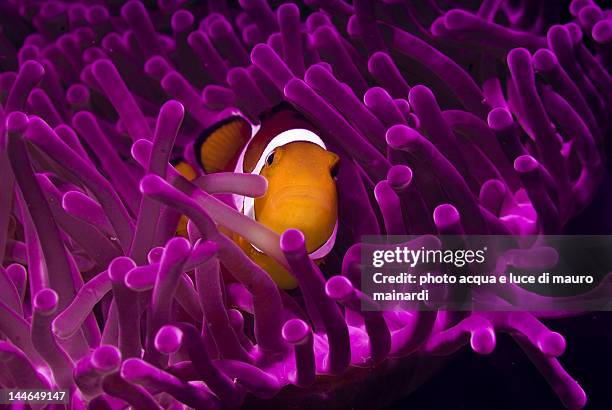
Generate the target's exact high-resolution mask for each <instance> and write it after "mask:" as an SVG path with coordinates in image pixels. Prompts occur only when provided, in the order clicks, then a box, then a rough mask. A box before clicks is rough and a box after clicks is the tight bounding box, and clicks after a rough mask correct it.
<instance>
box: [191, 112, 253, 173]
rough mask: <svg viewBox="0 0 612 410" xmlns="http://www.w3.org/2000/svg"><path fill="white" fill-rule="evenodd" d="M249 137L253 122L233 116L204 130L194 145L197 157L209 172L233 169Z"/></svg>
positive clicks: (199, 162)
mask: <svg viewBox="0 0 612 410" xmlns="http://www.w3.org/2000/svg"><path fill="white" fill-rule="evenodd" d="M249 139H251V124H250V123H249V122H248V121H247V120H245V119H244V118H242V117H240V116H238V115H235V116H231V117H228V118H226V119H224V120H223V121H220V122H218V123H216V124H214V125H212V126H211V127H209V128H207V129H206V130H204V131H202V133H201V134H200V136H199V137H198V139H197V140H196V142H195V144H194V146H193V148H194V152H195V157H196V159H197V161H198V164H199V165H200V167H202V169H203V170H204V171H205V172H206V173H207V174H211V173H215V172H223V171H233V170H234V167H235V166H236V161H237V159H238V157H239V156H240V153H241V152H242V150H243V149H244V147H245V146H246V144H247V143H248V142H249Z"/></svg>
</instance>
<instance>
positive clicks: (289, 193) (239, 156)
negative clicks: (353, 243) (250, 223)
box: [179, 106, 339, 289]
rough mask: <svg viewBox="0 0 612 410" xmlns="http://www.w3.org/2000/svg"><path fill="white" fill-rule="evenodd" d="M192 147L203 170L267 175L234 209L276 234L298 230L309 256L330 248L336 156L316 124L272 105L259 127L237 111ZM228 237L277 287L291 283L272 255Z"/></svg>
mask: <svg viewBox="0 0 612 410" xmlns="http://www.w3.org/2000/svg"><path fill="white" fill-rule="evenodd" d="M194 150H195V157H196V159H197V161H198V163H199V165H200V166H201V168H202V169H203V170H204V171H205V172H206V173H214V172H223V171H225V172H227V171H234V172H241V173H255V174H259V175H261V176H263V177H265V178H266V179H267V181H268V190H267V191H266V193H265V195H264V196H262V197H259V198H249V197H237V200H236V207H237V209H238V210H240V211H241V212H243V213H244V214H245V215H247V216H249V217H251V218H253V219H255V220H256V221H258V222H259V223H261V224H263V225H265V226H266V227H268V228H269V229H271V230H272V231H274V232H276V233H278V234H279V235H280V234H282V233H283V232H284V231H286V230H287V229H290V228H295V229H299V230H300V231H302V233H303V234H304V236H305V238H306V248H307V251H308V252H309V254H310V257H311V258H312V259H314V260H315V261H321V260H322V258H323V257H324V256H325V255H327V253H329V251H330V250H331V249H332V247H333V245H334V241H335V238H336V230H337V219H338V197H337V191H336V182H335V171H336V168H337V164H338V160H339V157H338V156H337V155H336V154H334V153H333V152H330V151H328V150H327V148H326V146H325V143H324V142H323V140H322V139H321V138H320V137H319V136H318V135H317V131H316V129H315V128H314V127H313V126H312V124H311V123H310V122H308V121H307V120H306V119H305V118H303V117H302V116H301V115H299V114H298V113H297V112H296V111H294V110H293V109H290V108H288V107H285V106H281V107H277V108H276V109H273V110H272V111H271V112H270V113H269V114H267V115H265V116H262V118H261V122H260V125H259V126H252V125H251V124H250V123H249V122H248V121H247V120H246V119H244V118H243V117H241V116H233V117H230V118H228V119H226V120H224V121H221V122H219V123H218V124H215V125H214V126H213V127H211V128H210V129H208V130H206V131H205V132H204V133H202V135H201V137H200V138H199V139H198V141H196V143H195V144H194ZM192 171H193V170H192ZM179 172H181V170H180V169H179ZM184 175H185V174H184ZM185 176H186V175H185ZM179 228H180V227H179ZM232 238H233V240H234V241H235V242H236V243H237V244H238V245H239V246H240V247H241V248H242V250H243V251H244V252H245V253H246V254H247V255H248V256H249V257H250V258H251V259H252V260H253V261H254V262H255V263H257V264H258V265H259V266H261V267H262V268H263V269H264V270H265V271H266V272H268V274H269V275H270V276H271V277H272V279H274V281H275V282H276V283H277V284H278V286H279V287H281V288H283V289H291V288H294V287H295V286H297V282H296V280H295V278H294V277H293V276H292V275H291V274H290V273H289V272H287V270H286V269H285V268H284V267H282V266H281V265H280V264H278V263H277V262H276V261H275V260H273V259H272V258H270V257H269V256H267V255H266V254H265V253H263V252H260V251H259V250H258V249H257V248H256V247H254V246H253V245H252V244H251V243H249V242H248V241H247V240H246V239H244V238H242V237H241V236H239V235H236V234H233V235H232Z"/></svg>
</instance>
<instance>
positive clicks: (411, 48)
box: [0, 0, 612, 409]
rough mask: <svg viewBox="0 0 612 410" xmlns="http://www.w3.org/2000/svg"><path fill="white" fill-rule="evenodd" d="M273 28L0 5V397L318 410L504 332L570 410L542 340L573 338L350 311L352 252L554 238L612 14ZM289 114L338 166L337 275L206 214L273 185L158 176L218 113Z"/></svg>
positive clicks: (569, 195)
mask: <svg viewBox="0 0 612 410" xmlns="http://www.w3.org/2000/svg"><path fill="white" fill-rule="evenodd" d="M272 3H275V6H270V5H269V4H268V3H267V2H265V1H263V0H241V1H240V2H239V5H236V4H233V2H225V1H217V0H210V1H208V2H207V4H206V5H204V4H200V3H198V4H193V5H191V4H189V2H185V1H167V0H159V1H158V2H157V3H155V2H151V1H147V2H144V3H141V2H138V1H135V0H132V1H129V2H127V3H126V4H121V2H116V1H113V2H110V1H109V2H94V1H91V2H90V1H84V2H80V3H72V2H60V1H49V2H42V1H34V0H32V1H30V0H26V1H17V0H13V1H7V2H4V3H3V4H1V5H0V21H1V27H0V28H1V30H0V50H2V51H1V53H2V59H1V60H0V67H1V69H2V72H1V73H0V103H1V105H0V119H1V121H0V134H1V135H2V136H3V138H2V141H1V144H0V192H1V193H2V195H0V254H1V255H2V267H0V336H1V339H2V340H1V341H0V386H2V387H3V388H43V389H49V388H53V389H57V388H62V389H68V390H69V391H70V392H71V404H70V408H75V409H80V408H85V407H87V406H89V407H90V408H97V407H100V408H123V407H125V406H126V405H130V406H132V407H133V408H138V409H155V408H184V406H189V407H193V408H197V409H206V408H219V407H223V408H235V407H240V406H241V405H243V404H245V403H246V404H248V405H253V406H254V405H257V404H261V403H263V406H266V403H274V405H275V406H280V405H287V406H289V405H294V406H295V405H298V404H300V402H301V401H303V402H302V403H306V404H304V406H307V405H310V404H312V403H316V402H317V401H319V400H321V401H324V400H327V401H328V402H330V403H331V402H333V400H332V399H331V398H329V397H328V396H325V395H322V396H320V395H319V396H318V394H319V393H320V392H325V393H326V394H327V393H328V392H329V391H332V390H333V389H334V388H338V389H340V388H341V386H342V383H348V384H350V383H351V382H352V381H354V380H355V379H359V378H364V377H366V376H364V375H365V374H368V372H371V373H373V374H375V375H377V377H381V378H383V377H385V374H386V373H391V372H393V371H395V370H394V366H396V365H398V364H399V366H401V365H402V364H403V363H406V361H407V360H411V358H414V357H416V356H417V355H418V357H419V358H420V359H421V360H423V361H424V362H425V363H430V362H431V363H432V366H433V363H435V361H436V358H437V357H439V356H448V355H450V354H452V353H454V352H456V351H457V350H459V349H461V348H462V347H464V346H465V345H467V344H469V345H470V347H471V348H472V349H473V350H474V351H475V352H476V353H479V354H489V353H491V352H492V351H493V350H494V348H495V345H496V335H497V334H498V333H499V332H506V333H509V334H511V335H512V337H513V338H514V339H515V340H516V342H517V343H518V344H519V345H520V347H521V348H522V349H523V350H524V351H525V353H526V354H527V356H528V357H529V358H530V359H531V361H532V362H533V363H534V365H535V366H536V367H537V368H538V369H539V370H540V371H541V373H542V375H543V376H544V377H545V378H546V380H547V381H548V382H549V383H550V385H551V386H552V388H553V389H554V391H555V392H556V394H557V395H558V396H559V398H560V399H561V401H562V402H563V404H564V405H565V406H566V407H567V408H570V409H574V408H582V407H583V406H584V405H585V403H586V395H585V393H584V391H583V390H582V388H581V387H580V385H579V384H578V383H577V382H576V381H575V380H574V379H572V377H571V376H570V375H569V374H568V373H567V372H566V371H565V370H564V368H563V367H562V366H561V364H560V362H559V360H558V357H559V356H560V355H562V354H563V352H564V350H565V339H564V338H563V336H561V335H560V334H559V333H556V332H554V331H552V330H550V329H549V328H548V327H547V326H546V325H544V324H543V323H542V322H541V321H540V319H539V318H538V317H539V316H542V318H545V317H547V316H555V317H556V316H563V315H564V313H563V312H558V314H553V313H551V312H548V313H547V314H544V313H543V314H542V315H538V314H535V313H534V314H531V313H526V312H501V313H500V312H491V313H477V312H474V313H466V314H456V313H454V312H446V311H410V312H402V313H398V312H376V311H362V309H361V306H363V304H370V303H373V302H372V301H371V300H369V298H368V296H367V295H365V294H364V293H362V292H361V291H360V290H359V285H360V272H359V266H358V265H359V257H360V248H361V237H362V236H363V235H368V234H428V233H429V234H437V233H439V234H463V233H467V234H492V235H511V234H512V235H527V234H534V233H547V234H554V233H559V232H562V230H563V227H564V226H565V224H566V223H567V222H568V221H569V220H570V219H571V218H572V217H574V216H575V215H577V214H579V213H580V212H581V211H583V210H584V209H585V208H586V207H587V206H588V205H589V204H590V202H591V201H592V199H593V197H594V195H595V193H596V191H597V189H598V187H599V184H600V182H601V179H602V177H603V174H604V157H605V150H606V147H607V145H608V143H609V141H607V136H608V135H609V132H610V124H609V120H608V116H609V114H610V107H612V101H611V98H612V79H611V77H610V69H611V65H612V51H611V50H612V49H611V47H612V45H611V44H612V28H611V27H612V14H611V13H610V11H609V10H602V9H601V8H600V7H598V6H597V5H596V4H595V3H593V2H591V1H590V0H585V1H581V0H574V1H572V2H571V4H570V6H569V12H570V14H571V17H572V19H571V21H567V22H564V24H559V21H553V19H552V18H551V13H550V10H548V8H547V7H548V5H547V3H546V2H531V1H487V0H485V1H483V2H482V3H481V4H480V6H479V7H477V8H470V7H468V6H467V5H466V6H465V8H453V9H447V7H446V6H445V4H446V2H442V1H440V2H436V1H427V2H423V4H421V5H416V3H414V2H409V1H391V0H388V1H382V2H376V1H370V0H354V1H353V2H352V3H350V2H346V1H343V0H336V1H327V0H308V1H306V2H305V3H306V5H305V6H302V5H300V6H298V5H295V4H293V3H286V4H281V5H278V6H276V3H277V2H272ZM453 7H455V6H453ZM283 101H285V102H288V103H290V104H291V105H293V107H295V109H296V110H298V111H299V112H300V113H302V114H303V115H304V116H306V117H307V118H308V119H309V120H310V121H311V122H312V123H313V124H314V125H315V126H316V127H317V128H319V129H320V130H321V133H322V136H323V138H324V139H325V141H326V143H328V144H329V146H330V147H331V149H332V150H333V151H334V152H336V153H338V154H339V155H340V157H341V158H342V160H341V166H340V170H339V175H338V177H337V181H338V184H337V185H338V194H339V231H338V239H337V243H336V246H335V249H334V252H333V253H332V254H331V255H330V256H329V257H328V259H329V260H328V261H327V262H326V264H325V265H324V266H318V265H317V264H315V263H314V262H313V261H311V259H310V258H309V257H308V254H307V252H306V248H305V244H304V237H303V235H302V234H301V233H300V232H299V231H297V230H288V231H286V232H285V233H283V234H282V235H280V236H279V235H277V234H276V233H274V232H272V231H270V230H269V229H268V228H266V227H264V226H262V225H260V224H258V223H256V222H254V221H253V220H250V219H248V218H246V217H244V215H242V214H240V213H239V212H238V211H236V210H235V209H232V208H230V207H228V206H227V205H226V204H225V203H224V202H223V200H222V195H218V194H227V193H235V194H240V195H248V196H259V195H262V193H263V192H265V189H266V181H265V180H264V179H263V178H262V177H259V176H255V175H242V174H212V175H200V176H199V177H198V178H197V179H196V180H194V181H187V180H186V179H184V178H183V177H181V176H180V174H179V173H178V172H177V171H176V169H175V168H174V167H172V166H171V165H170V162H171V160H174V159H176V158H178V157H184V158H185V159H186V160H187V161H188V162H192V163H194V159H193V157H192V156H193V154H192V153H191V152H190V151H189V147H190V145H191V143H192V141H193V140H194V139H195V138H196V137H197V135H198V134H199V133H200V132H201V131H202V130H203V129H205V128H206V127H208V126H210V125H211V124H214V123H215V122H216V121H218V120H220V119H223V118H225V117H226V116H227V113H228V112H232V111H234V110H236V109H237V110H239V111H241V112H242V113H243V114H244V115H245V116H247V117H249V118H250V119H252V120H254V121H255V120H256V118H257V117H258V115H259V114H261V113H262V112H264V111H266V110H268V109H269V108H271V107H273V106H276V105H277V104H279V103H281V102H283ZM181 215H186V216H187V217H189V219H190V221H191V222H190V224H189V229H188V231H189V239H185V238H179V237H174V236H175V230H176V226H177V224H178V221H179V218H180V217H181ZM220 226H221V227H224V228H227V229H230V230H232V231H234V232H237V233H239V234H240V235H241V236H243V237H244V238H246V239H248V240H249V241H250V242H251V243H253V244H254V245H256V246H257V247H258V248H259V249H261V250H263V251H264V252H265V253H266V254H268V255H269V256H270V257H272V258H273V259H274V260H276V261H277V262H278V263H280V264H281V265H282V266H284V267H286V268H288V269H289V271H290V272H291V273H292V274H293V275H294V276H295V278H296V279H297V282H298V283H299V289H298V290H296V291H292V292H286V291H283V290H281V289H279V288H278V287H277V286H276V284H275V283H274V282H273V281H272V279H270V277H269V276H268V275H267V274H266V272H265V271H264V270H263V269H262V268H260V267H259V266H258V265H256V264H255V263H254V262H253V261H251V260H250V259H249V258H248V256H247V255H246V254H245V253H244V252H243V251H242V250H241V249H240V248H239V247H238V246H237V244H235V243H234V242H233V241H232V240H231V239H230V238H228V237H227V236H226V235H225V234H224V233H222V230H221V229H220V228H219V227H220ZM24 266H26V267H27V268H24ZM526 293H527V292H526V291H523V290H522V289H520V288H519V289H514V290H513V291H511V292H510V293H509V295H506V297H507V299H508V303H513V297H517V294H518V295H519V296H525V295H524V294H526ZM525 297H526V296H525ZM326 376H328V377H326ZM329 380H332V382H329ZM329 383H332V384H333V383H337V387H330V386H329ZM291 385H293V386H297V387H290V386H291ZM292 395H293V398H291V396H292ZM305 397H307V398H308V399H305ZM321 397H323V398H321ZM279 398H280V399H279ZM268 400H276V401H268ZM328 404H329V403H328ZM334 405H335V406H338V407H342V406H345V405H346V403H339V402H335V403H334ZM381 405H382V404H381ZM329 406H331V404H329Z"/></svg>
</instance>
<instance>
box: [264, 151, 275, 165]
mask: <svg viewBox="0 0 612 410" xmlns="http://www.w3.org/2000/svg"><path fill="white" fill-rule="evenodd" d="M273 162H274V151H272V152H271V153H269V154H268V157H267V158H266V164H268V165H272V163H273Z"/></svg>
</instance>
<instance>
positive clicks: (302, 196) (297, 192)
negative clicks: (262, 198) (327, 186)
mask: <svg viewBox="0 0 612 410" xmlns="http://www.w3.org/2000/svg"><path fill="white" fill-rule="evenodd" d="M329 200H330V198H329V195H326V194H325V193H323V190H319V189H317V187H316V186H309V185H297V186H296V185H292V186H288V187H286V188H284V189H281V190H280V191H279V192H278V193H277V194H276V195H275V198H274V202H273V203H274V204H286V203H295V202H298V203H299V202H303V203H304V204H305V205H306V204H308V207H311V206H317V207H321V208H325V206H324V205H323V204H325V203H326V202H329Z"/></svg>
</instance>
